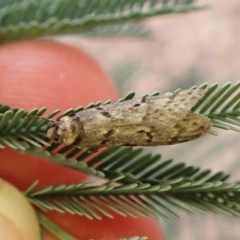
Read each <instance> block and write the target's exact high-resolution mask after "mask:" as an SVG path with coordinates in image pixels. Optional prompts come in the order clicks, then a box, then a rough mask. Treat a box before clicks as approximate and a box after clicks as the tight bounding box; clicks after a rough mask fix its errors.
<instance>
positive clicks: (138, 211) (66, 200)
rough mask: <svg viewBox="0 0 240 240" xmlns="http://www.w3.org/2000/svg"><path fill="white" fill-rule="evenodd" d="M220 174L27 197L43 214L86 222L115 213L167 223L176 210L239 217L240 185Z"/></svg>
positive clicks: (61, 189) (65, 188) (76, 187)
mask: <svg viewBox="0 0 240 240" xmlns="http://www.w3.org/2000/svg"><path fill="white" fill-rule="evenodd" d="M217 175H218V177H217ZM220 175H221V174H215V175H213V176H212V177H211V178H209V179H208V180H207V181H206V180H203V181H194V180H193V181H192V180H184V179H172V180H161V181H156V183H151V182H148V183H147V182H140V181H138V183H136V182H134V181H133V182H128V183H122V184H121V185H119V184H116V183H115V182H114V181H109V182H107V183H105V184H102V185H91V184H90V185H89V184H86V183H79V184H69V185H59V186H48V187H46V188H43V189H40V190H36V191H31V192H28V193H27V197H28V199H29V200H30V201H31V202H32V203H33V204H34V205H35V206H37V207H39V208H40V209H42V210H43V211H53V210H55V211H58V212H62V213H63V212H68V213H70V214H77V215H79V216H85V217H87V218H89V219H93V218H97V219H101V216H102V215H104V216H107V217H110V218H113V215H112V212H115V213H117V214H120V215H122V216H131V217H134V218H136V217H137V216H138V215H141V216H144V217H154V218H156V219H158V218H162V219H164V220H169V218H175V219H179V216H178V215H177V214H176V213H175V211H179V210H181V211H184V212H186V213H187V214H190V215H192V214H193V212H192V211H193V210H196V211H198V212H201V213H208V214H209V213H210V214H217V213H222V214H225V215H229V216H237V217H240V205H239V203H238V202H239V197H240V195H239V190H240V184H239V183H226V182H224V181H219V180H218V179H221V177H222V176H223V175H224V176H225V174H222V175H221V176H220ZM216 179H217V180H216ZM210 180H211V181H210Z"/></svg>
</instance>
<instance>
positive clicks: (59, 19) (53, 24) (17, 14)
mask: <svg viewBox="0 0 240 240" xmlns="http://www.w3.org/2000/svg"><path fill="white" fill-rule="evenodd" d="M4 3H5V4H4ZM4 3H2V7H1V8H0V41H1V42H7V41H13V40H19V39H30V38H36V37H42V36H50V35H56V34H65V33H83V34H86V33H87V32H92V33H93V32H94V31H98V30H96V28H99V27H104V26H107V27H109V26H110V25H116V24H123V23H125V24H126V22H127V21H136V20H137V21H138V22H139V20H142V19H144V18H148V17H152V16H158V15H163V14H175V13H182V12H188V11H194V10H201V9H204V8H206V7H207V6H206V5H200V6H198V5H196V4H195V1H194V0H187V1H164V0H131V1H125V0H122V1H118V0H71V1H69V0H54V1H52V0H42V1H37V0H23V1H13V0H12V1H9V3H7V2H6V0H5V1H4ZM99 31H101V29H100V30H99Z"/></svg>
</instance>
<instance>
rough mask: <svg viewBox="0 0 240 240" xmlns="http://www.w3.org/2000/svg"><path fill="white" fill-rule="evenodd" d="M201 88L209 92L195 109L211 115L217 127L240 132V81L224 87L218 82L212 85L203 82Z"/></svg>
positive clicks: (208, 115)
mask: <svg viewBox="0 0 240 240" xmlns="http://www.w3.org/2000/svg"><path fill="white" fill-rule="evenodd" d="M200 88H204V89H207V92H206V94H205V96H204V97H203V98H202V99H201V100H200V101H199V103H198V104H197V105H196V106H195V107H194V108H193V111H195V112H199V113H201V114H203V115H205V116H207V117H209V118H210V119H211V120H212V122H213V126H214V127H216V128H222V129H225V130H233V131H238V132H240V92H239V89H240V82H238V83H236V84H235V85H233V86H232V84H231V83H226V84H225V85H223V86H222V87H219V86H218V84H217V83H215V84H213V85H212V86H210V87H208V86H207V84H203V85H202V86H201V87H200Z"/></svg>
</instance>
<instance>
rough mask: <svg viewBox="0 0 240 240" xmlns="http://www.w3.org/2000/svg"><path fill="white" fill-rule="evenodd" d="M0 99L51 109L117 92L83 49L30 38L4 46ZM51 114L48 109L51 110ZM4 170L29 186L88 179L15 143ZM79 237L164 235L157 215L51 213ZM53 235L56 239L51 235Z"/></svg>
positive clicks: (4, 155)
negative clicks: (97, 217)
mask: <svg viewBox="0 0 240 240" xmlns="http://www.w3.org/2000/svg"><path fill="white" fill-rule="evenodd" d="M0 76H1V78H0V103H2V104H7V105H10V106H11V107H17V108H23V109H25V110H31V109H33V108H40V107H43V106H46V107H47V108H48V111H47V114H49V113H51V112H52V111H53V110H55V109H57V108H60V109H61V110H62V111H65V110H66V109H68V108H75V107H78V106H80V105H83V106H84V105H87V104H89V103H90V102H96V101H99V100H102V101H105V100H108V99H112V100H115V99H117V92H116V90H115V88H114V86H113V84H112V83H111V81H110V80H109V78H108V76H107V75H106V74H105V73H104V72H103V70H102V69H101V68H100V67H99V65H98V64H97V63H96V62H95V61H94V60H93V59H92V58H91V57H89V56H88V55H87V54H86V53H84V52H83V51H82V50H79V49H75V48H73V47H69V46H66V45H63V44H60V43H57V42H54V41H24V42H18V43H12V44H6V45H2V46H0ZM47 114H46V115H47ZM0 164H1V168H0V176H1V177H2V178H4V179H6V180H7V181H9V182H11V183H13V184H14V185H15V186H17V187H18V188H19V189H21V190H25V189H26V188H27V187H28V186H29V185H31V183H32V182H33V181H35V180H36V179H38V180H40V183H39V185H38V187H44V186H48V185H54V184H62V183H65V184H68V183H77V182H81V181H84V180H86V178H87V176H86V175H85V174H83V173H81V172H78V171H75V170H72V169H69V168H65V167H63V166H59V165H56V164H53V163H50V162H47V161H44V160H41V159H38V158H36V157H32V156H28V155H25V154H21V155H20V154H19V153H17V152H14V151H13V150H10V149H3V150H0ZM47 215H48V216H49V217H50V218H51V219H52V220H53V221H54V222H55V223H57V224H58V225H59V226H61V227H62V228H63V229H65V230H66V231H67V232H69V233H71V234H73V235H74V236H75V237H76V238H77V239H79V238H80V239H89V238H90V237H92V238H94V239H100V238H105V239H106V240H107V239H118V238H120V237H131V236H134V235H139V236H143V235H147V236H149V239H150V240H155V239H156V240H161V239H163V237H162V233H161V231H160V229H159V224H158V222H157V221H155V220H153V219H146V218H142V217H139V218H138V219H133V218H130V217H127V218H124V217H121V216H118V215H116V216H115V217H114V220H111V219H108V218H106V217H103V220H102V221H99V220H88V219H86V218H85V217H79V216H72V215H69V214H65V215H61V214H59V213H56V212H50V213H48V214H47ZM47 239H55V238H54V237H53V236H51V235H47Z"/></svg>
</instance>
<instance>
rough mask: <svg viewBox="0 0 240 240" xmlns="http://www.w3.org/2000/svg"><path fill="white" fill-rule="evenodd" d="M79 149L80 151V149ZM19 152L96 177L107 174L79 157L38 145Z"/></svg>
mask: <svg viewBox="0 0 240 240" xmlns="http://www.w3.org/2000/svg"><path fill="white" fill-rule="evenodd" d="M78 151H79V152H80V150H78ZM19 152H22V153H27V154H30V155H33V156H36V157H39V158H42V159H45V160H48V161H50V162H54V163H57V164H60V165H63V166H66V167H69V168H73V169H76V170H78V171H81V172H85V173H87V174H90V175H93V176H96V177H105V174H104V173H103V172H102V171H99V170H96V169H94V168H91V167H89V166H88V164H87V163H85V162H83V161H80V160H79V159H78V158H76V159H75V158H71V157H69V156H65V155H63V154H61V153H53V152H50V151H48V150H47V149H42V148H38V147H36V146H29V147H28V149H25V150H24V151H19ZM83 155H84V153H83ZM80 156H81V155H80ZM79 158H81V157H79ZM84 158H86V155H84Z"/></svg>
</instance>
